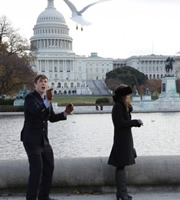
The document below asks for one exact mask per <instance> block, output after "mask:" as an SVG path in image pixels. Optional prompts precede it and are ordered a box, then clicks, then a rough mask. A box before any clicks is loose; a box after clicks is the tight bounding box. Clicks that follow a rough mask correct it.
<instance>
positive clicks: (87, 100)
mask: <svg viewBox="0 0 180 200" xmlns="http://www.w3.org/2000/svg"><path fill="white" fill-rule="evenodd" d="M104 97H106V98H107V97H108V96H62V97H53V102H57V103H58V105H65V104H68V103H73V104H95V102H96V99H98V98H104ZM108 98H110V100H111V96H109V97H108Z"/></svg>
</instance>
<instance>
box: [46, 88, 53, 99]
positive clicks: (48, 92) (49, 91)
mask: <svg viewBox="0 0 180 200" xmlns="http://www.w3.org/2000/svg"><path fill="white" fill-rule="evenodd" d="M52 91H53V88H52V87H51V88H49V89H48V90H47V91H46V97H47V100H48V101H51V100H52Z"/></svg>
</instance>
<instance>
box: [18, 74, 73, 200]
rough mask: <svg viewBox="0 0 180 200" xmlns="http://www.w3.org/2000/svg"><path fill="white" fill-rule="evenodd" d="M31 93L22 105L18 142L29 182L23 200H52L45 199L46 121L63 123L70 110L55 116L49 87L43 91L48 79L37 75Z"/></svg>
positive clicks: (49, 168)
mask: <svg viewBox="0 0 180 200" xmlns="http://www.w3.org/2000/svg"><path fill="white" fill-rule="evenodd" d="M34 86H35V90H34V91H33V92H31V93H29V94H28V95H27V96H26V98H25V103H24V116H25V121H24V127H23V129H22V131H21V141H22V142H23V145H24V148H25V151H26V153H27V156H28V160H29V170H30V175H29V180H28V185H27V191H26V200H37V198H38V200H53V199H51V198H50V197H49V193H50V189H51V184H52V177H53V171H54V155H53V150H52V147H51V145H50V143H49V139H48V121H50V122H57V121H60V120H66V118H67V115H68V114H70V113H71V112H72V110H73V105H72V104H71V105H67V106H66V109H65V111H64V112H62V113H58V114H55V113H54V111H53V107H52V104H51V100H52V90H53V89H52V88H51V89H48V90H47V87H48V78H47V77H46V76H45V75H42V74H39V75H37V76H36V77H35V79H34Z"/></svg>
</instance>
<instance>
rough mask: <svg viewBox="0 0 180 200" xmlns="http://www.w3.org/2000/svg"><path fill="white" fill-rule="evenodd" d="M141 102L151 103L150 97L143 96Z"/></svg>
mask: <svg viewBox="0 0 180 200" xmlns="http://www.w3.org/2000/svg"><path fill="white" fill-rule="evenodd" d="M142 101H152V98H151V95H144V96H143V97H142Z"/></svg>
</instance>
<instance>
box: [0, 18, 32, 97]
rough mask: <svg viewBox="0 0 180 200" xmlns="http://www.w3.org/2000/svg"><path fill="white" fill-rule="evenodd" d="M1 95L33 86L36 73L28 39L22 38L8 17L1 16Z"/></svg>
mask: <svg viewBox="0 0 180 200" xmlns="http://www.w3.org/2000/svg"><path fill="white" fill-rule="evenodd" d="M0 36H1V40H0V95H3V94H11V95H12V94H15V93H17V92H18V90H19V89H21V88H22V87H23V86H24V85H26V86H27V87H28V88H29V89H31V88H32V79H33V78H34V76H35V75H36V73H35V72H34V71H33V69H32V64H34V63H33V61H34V57H33V56H32V55H31V54H29V45H28V41H27V39H24V38H22V37H21V36H20V35H19V34H18V33H17V31H16V30H15V29H14V28H13V27H12V26H11V24H10V23H9V22H8V20H7V18H6V17H4V16H3V17H2V18H0Z"/></svg>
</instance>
